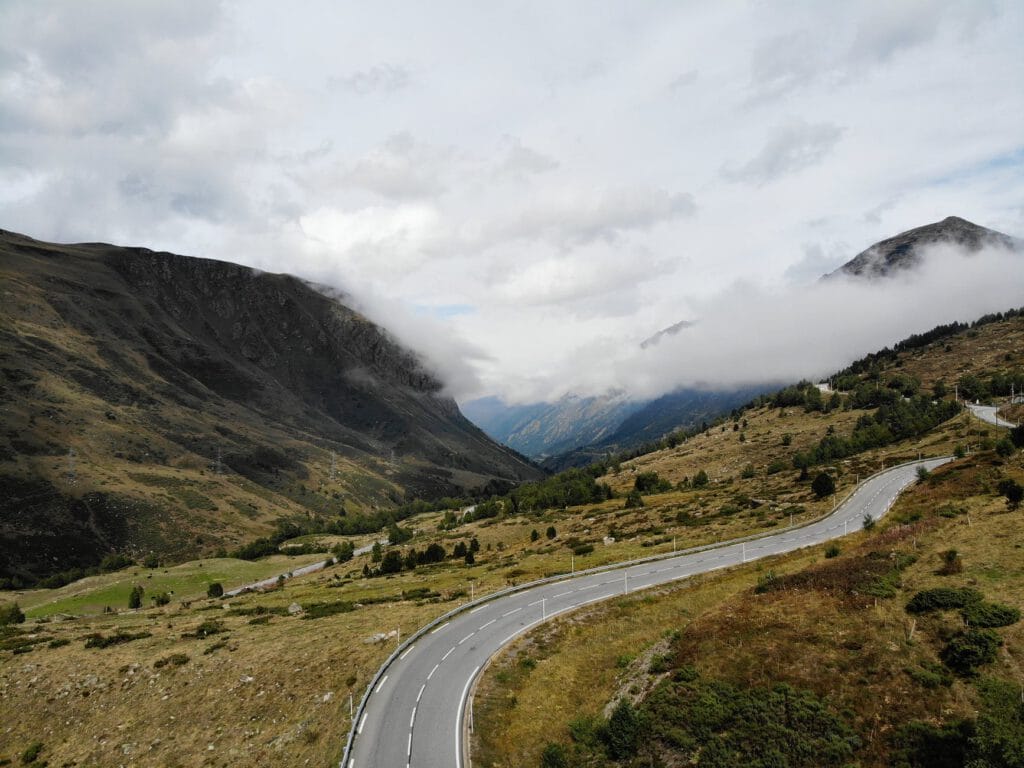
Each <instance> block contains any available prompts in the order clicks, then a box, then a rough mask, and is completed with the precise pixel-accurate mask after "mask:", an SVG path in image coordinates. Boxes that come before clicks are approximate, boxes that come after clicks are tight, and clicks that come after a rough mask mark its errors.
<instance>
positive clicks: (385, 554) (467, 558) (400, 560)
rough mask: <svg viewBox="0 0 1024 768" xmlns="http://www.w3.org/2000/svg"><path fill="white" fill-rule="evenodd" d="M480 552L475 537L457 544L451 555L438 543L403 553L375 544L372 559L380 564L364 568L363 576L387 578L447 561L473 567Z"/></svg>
mask: <svg viewBox="0 0 1024 768" xmlns="http://www.w3.org/2000/svg"><path fill="white" fill-rule="evenodd" d="M479 551H480V542H479V541H478V540H477V538H476V537H475V536H474V537H473V538H472V539H470V540H469V541H468V542H465V541H460V542H457V543H456V544H455V545H454V546H453V547H452V551H451V553H450V554H449V553H448V551H447V550H445V548H444V547H443V546H441V545H440V544H437V543H432V544H429V545H428V546H427V547H426V548H425V549H423V550H417V549H416V548H415V547H410V548H409V549H408V550H407V551H405V552H402V551H401V550H400V549H397V548H394V549H392V548H389V549H385V548H384V547H382V546H381V545H380V544H379V543H378V544H374V546H373V552H372V553H371V556H370V559H371V560H372V561H373V562H375V563H379V565H378V566H377V567H376V568H370V566H368V565H364V566H363V576H366V577H368V578H369V577H373V576H387V575H389V574H393V573H401V572H402V571H413V570H415V569H416V568H417V567H419V566H421V565H432V564H434V563H440V562H444V561H445V560H449V559H450V560H460V559H461V560H462V561H464V562H465V563H466V565H473V564H474V563H475V562H476V553H477V552H479Z"/></svg>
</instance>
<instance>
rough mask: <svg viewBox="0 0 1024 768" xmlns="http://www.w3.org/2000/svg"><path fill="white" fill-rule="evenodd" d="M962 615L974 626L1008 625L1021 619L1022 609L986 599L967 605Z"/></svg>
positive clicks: (961, 612)
mask: <svg viewBox="0 0 1024 768" xmlns="http://www.w3.org/2000/svg"><path fill="white" fill-rule="evenodd" d="M960 615H961V616H963V619H964V621H965V622H967V624H969V625H970V626H972V627H1008V626H1010V625H1011V624H1016V623H1017V622H1018V621H1020V610H1019V609H1017V608H1012V607H1010V606H1008V605H1002V604H1000V603H987V602H984V601H980V602H976V603H970V604H968V605H965V606H964V607H963V609H962V610H961V611H960Z"/></svg>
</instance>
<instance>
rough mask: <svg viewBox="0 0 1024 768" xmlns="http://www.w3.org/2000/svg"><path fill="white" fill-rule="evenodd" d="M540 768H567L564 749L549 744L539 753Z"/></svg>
mask: <svg viewBox="0 0 1024 768" xmlns="http://www.w3.org/2000/svg"><path fill="white" fill-rule="evenodd" d="M540 768H569V761H568V759H566V757H565V748H564V747H563V746H562V745H561V744H552V743H549V744H548V745H547V746H546V747H544V751H543V752H541V755H540Z"/></svg>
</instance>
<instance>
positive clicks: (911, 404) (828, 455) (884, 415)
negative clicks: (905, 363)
mask: <svg viewBox="0 0 1024 768" xmlns="http://www.w3.org/2000/svg"><path fill="white" fill-rule="evenodd" d="M959 412H960V405H959V404H958V403H955V402H953V401H949V400H943V401H939V402H933V401H932V400H931V399H930V398H927V397H923V396H918V397H914V398H911V399H910V400H903V399H902V398H897V399H895V400H892V401H891V402H888V403H886V404H884V405H882V406H881V407H879V409H878V410H877V411H876V412H875V413H874V414H870V415H865V416H862V417H861V418H860V419H858V420H857V424H856V426H855V427H854V429H853V432H852V433H851V434H850V435H849V436H846V437H843V436H840V435H835V434H833V435H826V436H825V437H823V438H822V439H821V441H820V442H819V443H818V444H817V445H816V446H814V447H813V448H811V449H810V450H807V451H803V452H799V453H797V454H796V455H795V456H794V457H793V466H795V467H796V468H797V469H799V470H801V471H802V472H804V473H806V470H807V468H808V467H812V466H814V465H816V464H825V463H828V462H831V461H835V460H837V459H844V458H846V457H847V456H853V455H854V454H857V453H860V452H862V451H866V450H868V449H870V448H879V447H881V446H883V445H888V444H889V443H894V442H897V441H899V440H903V439H904V438H908V437H914V436H916V435H921V434H923V433H925V432H927V431H928V430H930V429H933V428H934V427H936V426H937V425H939V424H941V423H942V422H944V421H946V420H948V419H951V418H953V417H954V416H955V415H956V414H957V413H959Z"/></svg>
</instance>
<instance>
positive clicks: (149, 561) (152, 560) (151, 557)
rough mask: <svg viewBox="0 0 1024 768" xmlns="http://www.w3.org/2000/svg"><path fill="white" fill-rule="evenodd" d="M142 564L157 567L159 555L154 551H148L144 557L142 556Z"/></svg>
mask: <svg viewBox="0 0 1024 768" xmlns="http://www.w3.org/2000/svg"><path fill="white" fill-rule="evenodd" d="M142 565H143V567H145V568H159V567H160V556H159V555H157V554H156V553H155V552H150V553H149V554H148V555H146V557H145V558H143V560H142Z"/></svg>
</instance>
